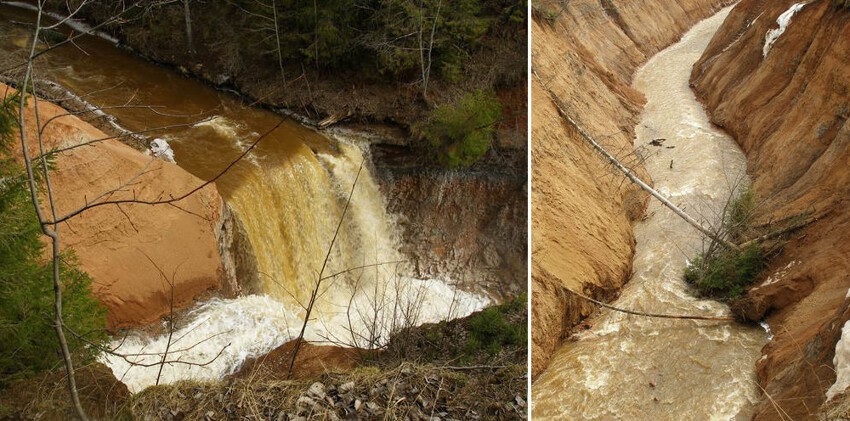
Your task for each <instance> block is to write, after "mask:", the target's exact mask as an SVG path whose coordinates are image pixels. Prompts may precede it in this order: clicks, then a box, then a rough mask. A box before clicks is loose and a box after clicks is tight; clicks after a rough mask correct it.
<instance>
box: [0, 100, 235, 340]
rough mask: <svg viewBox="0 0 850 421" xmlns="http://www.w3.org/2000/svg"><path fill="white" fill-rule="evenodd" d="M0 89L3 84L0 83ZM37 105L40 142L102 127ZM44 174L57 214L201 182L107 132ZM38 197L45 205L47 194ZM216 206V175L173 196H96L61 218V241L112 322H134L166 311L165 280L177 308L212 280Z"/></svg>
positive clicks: (93, 135) (216, 280) (31, 124)
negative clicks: (166, 201)
mask: <svg viewBox="0 0 850 421" xmlns="http://www.w3.org/2000/svg"><path fill="white" fill-rule="evenodd" d="M0 92H3V93H4V95H6V94H9V93H10V91H9V89H8V88H7V87H6V86H5V85H0ZM34 106H35V101H29V104H28V107H27V108H26V110H25V113H26V114H25V117H26V122H27V126H26V130H27V133H29V137H30V145H29V146H30V154H31V155H36V154H37V152H38V147H37V144H36V141H35V137H34V134H35V133H36V125H35V113H34V110H35V109H34ZM38 111H39V119H40V121H41V122H42V129H43V141H44V148H45V149H46V150H49V149H53V148H63V147H68V146H71V145H75V144H79V143H81V142H86V141H91V140H95V139H102V138H105V137H108V135H106V134H104V133H103V132H101V131H100V130H98V129H96V128H94V127H92V126H91V125H90V124H88V123H86V122H85V121H83V120H81V119H80V118H78V117H76V116H73V115H65V114H67V112H66V111H65V110H63V109H62V108H60V107H58V106H56V105H54V104H51V103H49V102H46V101H40V102H38ZM47 122H49V123H47ZM51 182H52V190H53V193H54V197H55V204H56V212H57V214H58V215H60V216H61V215H64V214H67V213H69V212H72V211H74V210H76V209H79V208H80V207H83V206H85V205H86V204H87V203H89V204H90V203H96V202H99V201H103V200H110V201H115V200H124V199H139V200H146V201H155V200H162V199H167V198H169V197H174V196H179V195H181V194H183V193H185V192H188V191H190V190H192V189H194V188H195V187H197V186H199V185H200V184H202V183H203V181H201V180H200V179H198V178H196V177H194V176H192V175H190V174H189V173H187V172H186V171H184V170H183V169H181V168H180V167H178V166H177V165H174V164H171V163H167V162H164V161H162V160H159V159H156V158H153V157H151V156H146V155H145V154H143V153H141V152H139V151H137V150H135V149H133V148H131V147H129V146H127V145H124V144H123V143H121V142H119V141H118V140H115V139H110V140H105V141H102V142H96V143H93V144H91V145H88V146H85V147H79V148H75V149H71V150H69V151H67V152H62V153H60V154H59V155H58V157H57V159H56V168H55V170H54V171H53V172H52V173H51ZM108 192H111V193H108ZM104 194H105V195H104ZM42 204H43V206H44V209H45V211H47V203H46V201H44V200H43V201H42ZM221 207H222V200H221V198H220V197H219V195H218V193H217V191H216V190H215V186H214V185H209V186H206V187H204V188H203V189H201V190H199V191H198V192H197V193H195V194H193V195H191V196H189V197H187V198H186V199H184V200H181V201H179V202H176V203H174V204H173V205H155V206H150V205H144V204H135V203H124V204H112V205H106V206H99V207H95V208H92V209H90V210H87V211H85V212H83V213H80V214H79V215H78V216H75V217H73V218H71V219H69V220H68V221H67V222H65V223H62V224H60V226H59V230H60V235H61V247H62V249H63V250H72V251H73V253H74V254H75V255H76V256H77V258H78V260H79V263H80V265H81V268H82V269H83V270H84V271H85V272H87V273H88V274H89V275H91V277H92V279H93V283H92V290H93V293H94V295H95V296H96V297H97V298H98V299H100V300H101V301H102V302H103V303H104V304H105V305H106V307H107V308H108V313H107V318H108V323H109V327H110V328H113V329H114V328H120V327H135V326H141V325H145V324H148V323H151V322H154V321H156V320H157V319H159V318H160V317H161V316H163V315H165V314H168V313H169V312H170V309H171V302H172V287H171V284H172V283H173V304H174V307H175V308H176V309H179V308H182V307H185V306H186V305H188V304H190V303H191V302H192V300H193V299H195V298H196V297H197V296H199V295H200V294H202V293H204V292H205V291H208V290H210V289H217V288H219V286H220V284H221V279H222V278H223V276H224V270H223V268H222V263H221V257H220V255H219V251H218V247H219V246H218V241H217V239H216V225H217V224H219V219H220V215H221ZM47 214H48V215H49V213H47Z"/></svg>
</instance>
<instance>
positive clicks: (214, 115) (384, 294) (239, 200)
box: [0, 5, 490, 392]
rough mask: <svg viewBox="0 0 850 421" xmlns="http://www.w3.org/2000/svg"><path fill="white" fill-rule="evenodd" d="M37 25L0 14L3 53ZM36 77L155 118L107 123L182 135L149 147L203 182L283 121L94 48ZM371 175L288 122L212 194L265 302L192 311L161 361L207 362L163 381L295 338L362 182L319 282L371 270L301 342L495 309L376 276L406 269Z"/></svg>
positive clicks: (350, 149)
mask: <svg viewBox="0 0 850 421" xmlns="http://www.w3.org/2000/svg"><path fill="white" fill-rule="evenodd" d="M34 18H35V14H34V13H33V12H32V11H29V10H22V9H19V8H14V7H10V6H6V5H0V52H2V54H5V55H6V56H7V58H8V57H17V58H18V59H20V58H21V57H19V55H20V53H21V51H22V50H23V48H22V47H24V46H26V45H28V43H29V42H30V41H29V40H30V37H31V27H28V26H26V25H22V24H20V22H33V21H34ZM35 77H36V78H38V79H48V80H52V81H55V82H58V83H59V84H61V85H63V86H64V87H66V88H68V89H69V90H70V91H72V92H74V93H75V94H76V95H79V96H84V97H85V100H86V101H88V102H90V103H92V104H95V105H97V106H115V105H122V104H126V103H128V102H129V103H131V104H145V105H155V106H161V107H162V108H156V109H145V108H121V107H118V108H111V109H109V110H108V113H109V114H111V115H112V116H114V117H115V118H116V122H117V124H119V125H120V126H122V127H124V128H126V129H127V130H130V131H142V130H146V129H150V128H154V127H161V126H169V125H187V126H186V127H182V128H178V129H173V130H169V131H166V132H163V133H155V134H153V136H152V138H153V137H161V138H163V139H165V140H166V141H167V142H168V143H169V144H170V146H171V147H172V148H173V150H174V158H175V160H176V162H177V164H178V165H180V166H181V167H182V168H184V169H185V170H187V171H189V172H190V173H192V174H194V175H195V176H197V177H199V178H201V179H210V178H211V177H213V176H215V175H216V174H217V173H219V172H220V171H221V170H222V169H223V168H225V167H226V166H227V165H228V164H229V163H230V162H232V161H233V160H234V159H235V158H236V157H237V156H239V154H241V153H242V151H244V149H245V148H246V147H248V146H249V145H250V144H251V143H252V142H253V141H254V140H255V139H256V138H257V136H259V134H260V133H264V132H266V131H267V130H269V129H270V128H272V127H274V126H275V124H277V123H278V122H279V121H280V120H281V117H280V116H279V115H277V114H274V113H272V112H270V111H268V110H264V109H261V108H258V107H253V106H250V105H247V104H245V103H244V101H243V100H241V99H239V98H238V97H236V96H234V95H231V94H228V93H225V92H220V91H216V90H214V89H212V88H210V87H207V86H206V85H204V84H202V83H200V82H197V81H195V80H192V79H189V78H186V77H183V76H180V75H179V74H177V73H175V72H173V71H171V70H169V69H166V68H164V67H161V66H157V65H154V64H152V63H149V62H146V61H144V60H142V59H139V58H137V57H135V56H133V55H132V54H130V53H128V52H127V51H124V50H123V49H121V48H118V47H116V46H115V45H113V44H112V43H110V42H107V41H106V40H103V39H100V38H97V37H94V36H86V37H83V38H81V39H79V40H78V41H77V42H75V45H66V46H63V47H62V48H59V49H57V50H54V51H52V52H50V53H49V54H45V55H44V56H42V57H41V58H40V59H39V60H38V61H37V67H36V73H35ZM195 122H197V123H195ZM361 163H363V169H362V172H361V173H360V175H359V177H357V174H358V169H359V168H360V166H361ZM371 167H372V163H371V158H370V156H369V153H368V146H367V145H363V144H360V143H358V141H355V140H353V139H350V138H347V137H345V136H341V135H335V136H333V137H332V138H329V137H326V136H325V135H324V134H320V133H317V132H316V131H314V130H311V129H309V128H306V127H304V126H302V125H300V124H298V123H296V122H294V121H292V120H289V119H287V121H285V122H284V123H283V124H282V125H281V126H280V127H279V128H278V129H277V130H275V131H274V132H273V133H272V134H271V135H270V136H269V137H268V138H266V139H265V140H263V141H262V142H260V143H259V144H258V146H257V147H256V148H255V149H254V150H252V151H251V152H250V154H249V155H248V156H247V157H246V159H244V160H242V161H240V162H239V163H238V164H237V165H236V166H235V167H233V169H232V170H231V171H229V172H228V173H227V174H226V175H225V176H223V177H222V178H220V179H219V180H218V181H217V182H216V187H217V189H218V191H219V193H220V194H221V196H222V197H223V198H224V200H225V202H226V203H227V204H228V205H229V206H230V207H231V208H232V210H233V212H234V214H235V215H236V216H237V217H238V219H239V220H240V221H241V222H242V224H243V226H244V228H245V231H246V233H247V237H248V240H249V242H250V245H251V248H252V249H253V254H254V255H255V257H256V260H257V262H256V263H257V267H258V271H259V277H260V279H261V282H260V283H261V285H260V286H259V288H258V289H259V290H261V291H262V293H261V294H256V295H247V296H242V297H238V298H236V299H220V298H213V299H210V300H208V301H206V302H203V303H200V304H198V305H197V306H196V307H195V308H193V309H191V310H190V311H189V312H188V314H187V315H186V317H184V319H183V320H184V322H182V323H181V324H180V325H179V326H178V329H177V330H176V331H175V332H174V338H176V340H174V341H173V342H172V343H171V345H170V350H171V352H170V353H169V360H180V361H191V362H197V363H206V362H208V361H212V363H209V364H206V365H186V364H173V365H167V366H166V367H165V368H164V370H163V371H162V375H161V376H162V378H161V379H160V383H169V382H174V381H177V380H181V379H216V378H220V377H222V376H223V375H226V374H228V373H231V372H233V371H235V370H236V369H238V368H239V366H240V365H241V364H242V362H244V361H245V360H246V359H248V358H251V357H257V356H260V355H263V354H265V353H267V352H268V351H270V350H272V349H273V348H275V347H277V346H279V345H281V344H283V343H284V342H286V341H287V340H289V339H292V338H293V337H294V336H296V335H297V334H298V331H299V330H300V328H301V323H302V322H301V321H302V319H303V310H302V304H303V303H306V302H307V301H308V300H309V297H310V293H311V291H312V289H313V286H314V284H315V282H316V279H317V277H318V276H317V275H318V274H319V273H320V269H321V268H322V265H323V261H324V259H325V255H326V253H327V249H328V247H329V245H330V244H331V239H332V238H333V237H334V232H335V230H336V228H337V224H338V222H339V221H340V219H341V218H342V216H343V209H344V208H345V205H346V199H347V198H348V195H349V192H350V191H351V190H352V185H354V181H355V178H356V177H357V183H356V188H355V189H354V191H353V195H352V200H351V203H350V206H349V208H348V210H347V211H346V213H345V218H344V219H343V221H344V222H343V224H342V228H341V230H340V235H339V238H337V240H336V241H335V242H334V244H333V248H332V250H331V253H330V258H329V261H328V266H327V268H326V269H325V270H324V272H322V273H323V274H324V275H330V274H337V273H340V272H345V271H346V270H349V269H352V268H357V267H363V266H368V265H373V266H371V267H368V268H366V269H362V270H357V271H352V272H348V273H343V274H342V275H340V276H337V277H334V278H332V279H329V280H328V281H327V282H326V283H325V284H324V286H323V287H322V289H321V291H320V295H319V300H318V301H317V304H316V310H315V311H314V314H313V317H314V318H315V320H313V321H312V322H311V324H310V327H309V329H308V331H307V335H306V336H307V339H309V340H313V341H318V342H330V343H335V344H342V345H346V346H352V345H357V346H363V347H366V346H375V345H379V344H383V343H385V342H386V341H387V340H388V339H389V338H388V332H390V331H392V330H393V329H394V328H396V327H398V326H399V325H407V324H419V323H424V322H435V321H439V320H443V319H448V318H454V317H461V316H465V315H468V314H470V313H471V312H473V311H475V310H478V309H481V308H483V307H484V306H486V305H487V304H489V303H490V299H489V298H488V297H487V294H486V292H484V291H481V294H474V293H469V292H464V291H461V290H458V289H456V288H455V287H454V286H453V283H452V282H451V280H449V279H424V280H423V279H414V278H412V277H411V276H409V275H408V273H409V271H408V269H407V268H406V267H405V265H404V264H399V263H393V264H386V265H378V266H374V265H376V264H381V263H385V262H399V261H403V260H404V256H403V255H402V254H401V253H400V252H399V247H400V245H401V244H400V243H401V241H402V239H401V238H400V236H399V234H398V229H397V227H396V222H395V218H394V216H393V215H390V214H388V212H387V210H386V201H385V198H384V197H383V195H382V193H381V190H380V187H379V185H378V184H377V182H376V180H375V179H374V177H373V175H372V173H371ZM167 343H168V339H167V338H166V337H165V336H150V335H147V334H144V333H141V332H133V333H130V335H129V336H128V337H127V338H126V339H122V340H120V341H116V343H115V345H116V346H117V345H119V344H120V345H121V347H120V349H119V352H122V353H125V354H135V355H137V356H136V357H132V359H133V360H134V361H135V362H139V363H147V364H150V363H156V362H157V361H159V359H160V358H161V357H160V356H159V355H157V353H158V352H162V351H163V350H164V349H165V348H166V346H167ZM219 353H221V354H220V355H219ZM216 356H217V358H216ZM213 360H214V361H213ZM103 361H104V362H105V363H106V364H107V365H108V366H110V367H111V368H112V370H113V372H114V373H115V375H116V376H117V377H118V378H119V379H121V380H122V381H123V382H124V383H126V384H127V385H128V387H129V388H130V390H131V391H133V392H138V391H139V390H141V389H143V388H145V387H147V386H149V385H152V384H154V383H155V382H156V381H157V378H158V376H159V374H158V371H159V366H158V365H154V366H152V367H142V366H131V365H130V364H129V363H128V362H127V361H124V360H122V359H121V358H116V357H103Z"/></svg>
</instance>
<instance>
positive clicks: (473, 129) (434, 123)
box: [414, 91, 502, 168]
mask: <svg viewBox="0 0 850 421" xmlns="http://www.w3.org/2000/svg"><path fill="white" fill-rule="evenodd" d="M501 112H502V106H501V104H500V103H499V99H498V98H497V97H496V95H495V94H494V93H492V92H485V91H476V92H472V93H468V94H466V95H464V96H463V97H462V98H461V99H460V101H458V102H457V103H456V104H451V105H442V106H440V107H438V108H437V109H435V110H434V111H433V112H432V113H431V115H430V117H429V118H428V119H427V120H426V121H425V122H424V123H423V124H421V125H419V126H417V127H414V132H415V133H417V134H418V135H419V136H420V137H421V138H423V139H425V140H426V141H427V142H428V144H429V145H430V146H431V148H432V150H433V151H434V152H435V154H436V158H437V160H438V161H439V162H440V163H442V164H443V165H445V166H447V167H449V168H456V167H460V166H469V165H472V164H474V163H475V162H476V161H477V160H478V159H479V158H481V156H483V155H484V153H485V152H487V149H489V148H490V144H491V143H492V142H493V134H494V132H495V125H496V121H497V120H498V119H499V115H500V114H501Z"/></svg>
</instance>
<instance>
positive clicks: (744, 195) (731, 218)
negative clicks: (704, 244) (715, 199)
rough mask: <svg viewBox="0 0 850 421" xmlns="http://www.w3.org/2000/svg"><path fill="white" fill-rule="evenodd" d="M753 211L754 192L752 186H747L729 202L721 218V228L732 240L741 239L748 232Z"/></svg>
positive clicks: (753, 215)
mask: <svg viewBox="0 0 850 421" xmlns="http://www.w3.org/2000/svg"><path fill="white" fill-rule="evenodd" d="M755 211H756V199H755V194H754V193H753V189H752V187H749V186H748V187H747V188H745V189H743V190H742V191H741V192H740V193H739V194H738V196H737V197H736V198H735V199H734V200H732V201H731V202H730V203H729V206H728V207H727V209H726V215H725V217H724V219H723V228H724V230H725V231H726V234H727V235H728V236H729V238H730V239H731V240H732V241H733V242H734V241H741V240H742V239H743V238H744V237H746V236H747V235H748V234H750V229H751V227H752V224H753V218H754V217H755Z"/></svg>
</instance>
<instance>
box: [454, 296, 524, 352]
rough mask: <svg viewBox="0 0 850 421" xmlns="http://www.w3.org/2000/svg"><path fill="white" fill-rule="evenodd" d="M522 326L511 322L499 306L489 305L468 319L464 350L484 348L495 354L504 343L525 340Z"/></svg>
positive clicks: (517, 343) (516, 343)
mask: <svg viewBox="0 0 850 421" xmlns="http://www.w3.org/2000/svg"><path fill="white" fill-rule="evenodd" d="M522 330H523V329H522V328H521V327H519V326H516V325H515V324H511V323H510V322H509V321H508V320H507V318H506V317H505V315H504V313H503V312H502V309H501V308H499V307H490V308H488V309H486V310H484V311H482V312H480V313H478V314H475V315H474V316H472V317H470V319H469V334H470V335H469V339H468V340H467V343H466V348H467V349H466V351H467V352H469V353H474V352H475V351H476V350H485V351H486V352H487V353H488V354H490V355H495V354H496V353H498V352H499V350H501V349H502V347H503V346H506V345H519V344H520V343H521V342H522V341H525V334H524V332H522Z"/></svg>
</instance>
